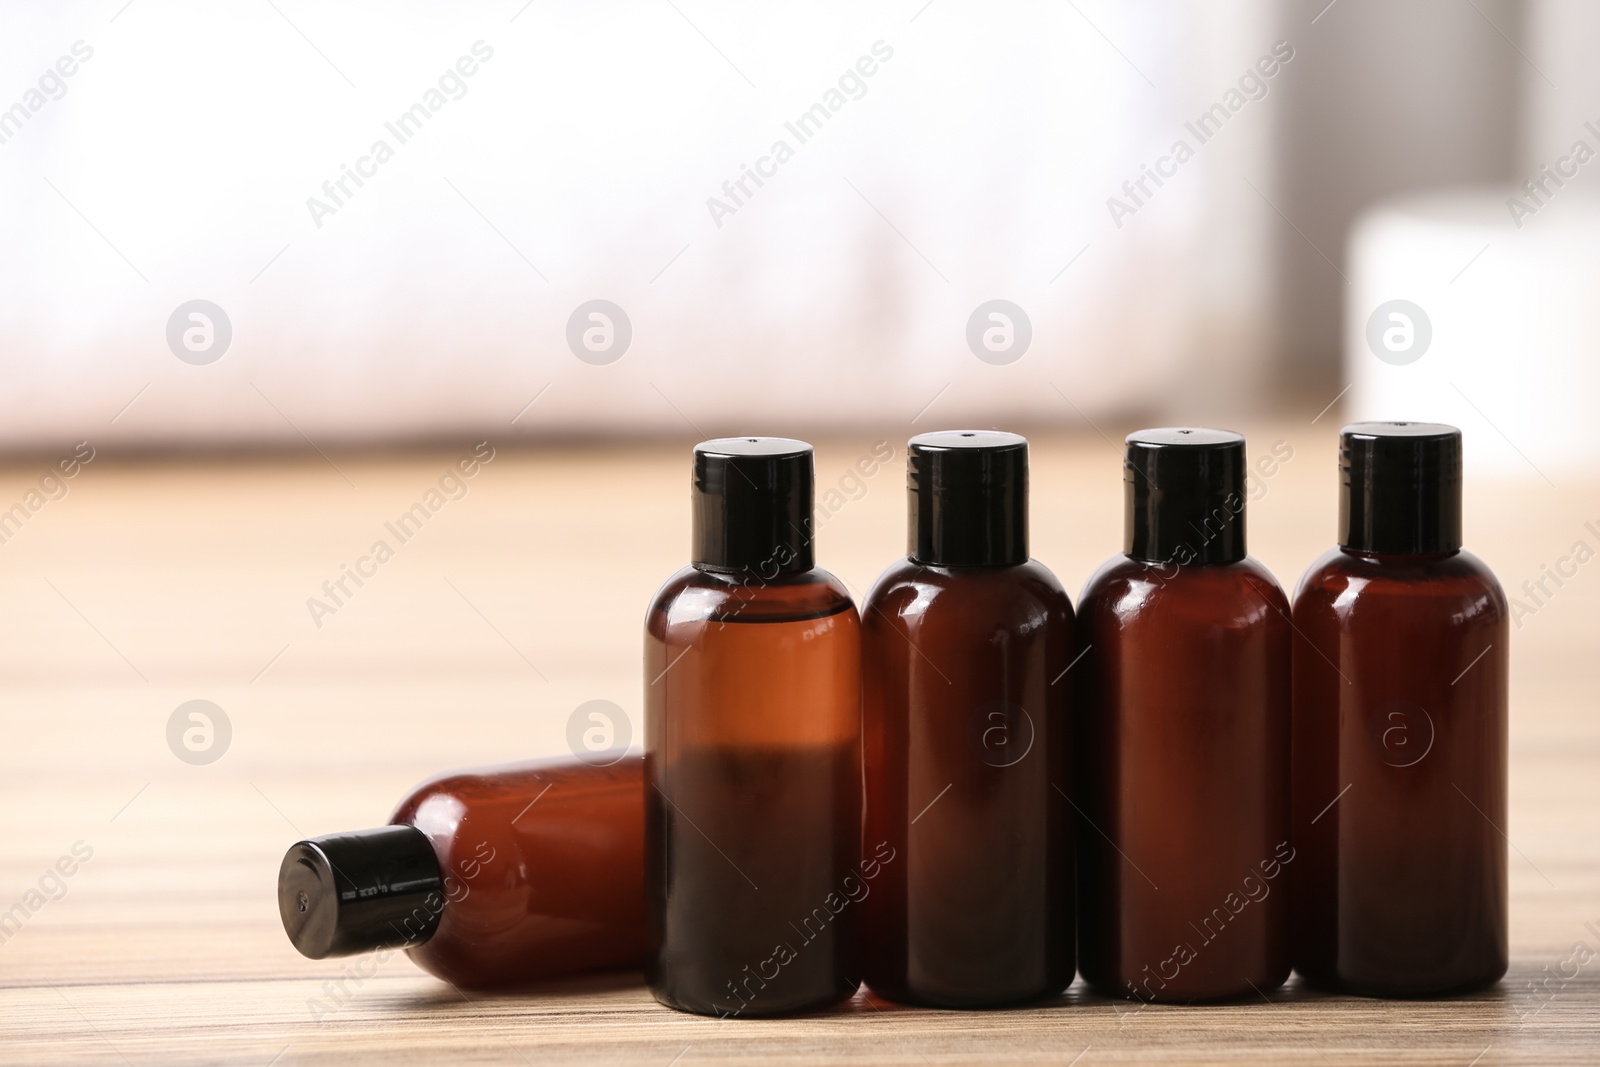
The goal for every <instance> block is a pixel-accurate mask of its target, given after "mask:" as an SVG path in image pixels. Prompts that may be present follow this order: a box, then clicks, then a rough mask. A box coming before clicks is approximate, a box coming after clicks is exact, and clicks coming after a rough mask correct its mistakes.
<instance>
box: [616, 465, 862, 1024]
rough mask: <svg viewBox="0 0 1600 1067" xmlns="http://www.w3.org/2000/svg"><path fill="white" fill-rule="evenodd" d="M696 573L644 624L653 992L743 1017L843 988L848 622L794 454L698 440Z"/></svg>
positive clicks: (850, 687) (688, 571)
mask: <svg viewBox="0 0 1600 1067" xmlns="http://www.w3.org/2000/svg"><path fill="white" fill-rule="evenodd" d="M690 496H691V501H692V511H693V519H694V531H693V546H692V547H693V553H692V560H693V562H692V563H691V564H690V565H689V566H687V567H685V568H684V569H683V570H681V571H679V572H678V573H677V574H674V575H673V576H672V577H671V578H669V579H668V580H667V583H666V584H665V585H663V586H662V587H661V590H660V592H658V593H657V594H656V597H655V600H654V601H653V602H652V603H651V605H650V610H649V612H648V615H647V617H646V619H645V654H644V682H645V780H646V789H645V801H646V835H645V841H646V845H645V847H646V860H645V862H646V871H647V877H646V898H647V908H648V915H649V933H650V943H651V944H650V947H651V952H650V956H649V958H648V960H647V963H646V968H645V974H646V978H647V979H648V981H649V983H650V991H651V992H652V993H654V994H655V996H656V999H657V1000H659V1001H661V1002H662V1003H663V1004H666V1005H667V1006H669V1007H673V1008H677V1009H679V1010H680V1011H692V1012H699V1013H701V1014H706V1015H718V1016H722V1017H725V1018H726V1017H731V1016H753V1015H771V1014H775V1013H780V1012H793V1011H801V1010H805V1009H810V1008H819V1007H822V1006H825V1005H828V1004H832V1003H834V1002H836V1001H839V1000H841V999H844V998H846V997H849V996H850V995H851V994H853V993H854V992H855V989H856V984H857V981H858V980H859V978H860V973H859V971H857V969H856V963H855V959H854V952H853V949H854V944H855V940H854V923H855V918H856V916H855V913H856V912H857V911H859V905H858V903H857V902H858V901H859V900H860V899H861V897H862V896H863V894H864V893H865V892H867V891H869V890H870V886H868V885H867V883H866V882H865V881H864V880H863V879H864V877H865V874H864V872H865V871H866V870H869V869H870V870H872V871H873V873H874V874H876V873H877V871H876V867H875V866H871V867H869V866H868V864H875V863H876V861H873V860H867V861H863V857H862V851H861V759H860V734H861V646H860V640H861V625H860V620H859V618H858V616H857V615H856V609H855V606H854V605H853V604H852V603H851V602H850V597H849V594H848V593H847V592H846V591H845V589H844V587H843V586H842V585H841V584H840V583H839V581H838V579H836V578H834V577H833V576H832V575H831V574H829V573H827V572H826V571H823V570H819V569H818V568H816V567H815V566H814V565H813V562H812V544H811V537H810V534H809V531H810V529H811V519H812V513H811V499H812V460H811V446H810V445H807V444H805V443H804V442H802V441H791V440H786V439H783V438H771V437H747V438H728V439H723V440H716V441H706V442H704V443H702V444H700V445H697V446H695V450H694V471H693V478H692V488H691V493H690Z"/></svg>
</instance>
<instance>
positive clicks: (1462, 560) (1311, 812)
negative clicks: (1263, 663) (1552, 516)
mask: <svg viewBox="0 0 1600 1067" xmlns="http://www.w3.org/2000/svg"><path fill="white" fill-rule="evenodd" d="M1294 621H1295V626H1296V628H1297V630H1298V634H1297V636H1296V638H1295V645H1294V694H1295V695H1294V776H1295V801H1294V819H1295V839H1294V840H1295V847H1296V849H1297V852H1298V856H1297V858H1296V860H1295V862H1294V867H1293V877H1294V904H1295V906H1294V964H1295V969H1296V970H1298V971H1299V972H1300V974H1301V975H1303V976H1304V977H1305V978H1306V979H1307V980H1308V981H1310V982H1312V983H1314V984H1316V985H1319V986H1322V987H1323V988H1328V989H1338V990H1348V991H1351V992H1358V993H1369V994H1374V995H1388V996H1405V995H1427V994H1434V993H1443V992H1450V991H1456V990H1463V989H1468V988H1472V987H1474V986H1481V985H1484V984H1487V983H1490V982H1493V981H1494V980H1496V979H1498V978H1499V977H1500V976H1501V975H1503V974H1504V973H1505V970H1506V964H1507V931H1506V841H1505V838H1504V837H1503V836H1502V834H1501V831H1502V830H1505V829H1506V730H1507V715H1506V708H1507V684H1508V683H1507V671H1508V664H1509V651H1510V634H1509V624H1508V619H1507V610H1506V599H1505V595H1504V593H1503V592H1502V591H1501V589H1500V585H1499V583H1498V582H1497V581H1496V580H1495V578H1494V575H1493V574H1492V573H1490V571H1489V569H1488V568H1487V567H1485V566H1484V565H1483V564H1482V563H1481V562H1479V561H1478V560H1477V558H1476V557H1474V556H1473V555H1472V554H1471V553H1468V552H1456V553H1454V554H1452V555H1447V556H1433V557H1422V556H1362V555H1356V554H1354V553H1350V552H1345V551H1342V550H1339V549H1334V550H1333V551H1330V552H1329V553H1327V554H1326V555H1324V556H1323V557H1322V558H1321V559H1320V560H1318V561H1317V562H1316V563H1315V564H1313V565H1312V567H1311V569H1310V570H1309V571H1307V572H1306V575H1305V578H1304V579H1303V580H1302V581H1301V584H1300V589H1299V591H1298V592H1297V593H1296V595H1295V605H1294Z"/></svg>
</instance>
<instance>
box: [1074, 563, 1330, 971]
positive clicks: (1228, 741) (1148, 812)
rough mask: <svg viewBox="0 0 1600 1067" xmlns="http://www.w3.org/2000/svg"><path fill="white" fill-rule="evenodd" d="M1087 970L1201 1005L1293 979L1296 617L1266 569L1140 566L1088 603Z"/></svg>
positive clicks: (1084, 701)
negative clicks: (1292, 659) (1289, 873)
mask: <svg viewBox="0 0 1600 1067" xmlns="http://www.w3.org/2000/svg"><path fill="white" fill-rule="evenodd" d="M1077 632H1078V638H1079V640H1078V647H1079V649H1080V651H1081V650H1085V649H1086V650H1087V651H1085V652H1084V655H1083V659H1082V661H1081V662H1079V663H1078V664H1077V666H1075V667H1074V668H1073V671H1072V676H1073V677H1074V678H1075V679H1076V689H1075V692H1074V700H1075V704H1074V709H1073V713H1074V719H1075V723H1076V727H1077V730H1076V734H1075V743H1076V752H1075V761H1076V762H1075V765H1076V770H1077V774H1076V779H1075V782H1074V785H1075V794H1074V799H1075V800H1076V803H1077V804H1078V806H1079V807H1080V808H1081V810H1082V814H1083V821H1082V822H1080V824H1079V826H1078V828H1077V845H1078V864H1079V866H1078V893H1079V897H1078V906H1079V915H1080V919H1079V929H1078V938H1079V946H1078V953H1079V969H1080V970H1081V972H1082V973H1083V976H1084V978H1085V979H1086V980H1087V981H1088V982H1089V983H1090V984H1091V985H1092V986H1093V987H1094V988H1095V990H1096V991H1097V992H1100V993H1103V994H1106V995H1110V996H1124V997H1137V998H1139V999H1141V1000H1158V1001H1167V1002H1186V1001H1198V1000H1214V999H1222V998H1229V997H1238V996H1245V995H1250V996H1254V995H1255V991H1257V990H1259V991H1260V992H1262V993H1266V992H1270V991H1271V990H1272V989H1274V988H1275V987H1277V986H1278V985H1280V984H1282V982H1283V981H1284V979H1286V978H1287V977H1288V975H1289V945H1288V917H1289V914H1288V904H1289V901H1288V897H1289V893H1288V888H1289V887H1288V879H1287V878H1286V877H1285V876H1284V872H1285V870H1286V869H1287V868H1289V867H1292V866H1293V864H1294V863H1296V862H1298V860H1295V859H1294V852H1293V849H1292V846H1291V845H1290V844H1289V831H1290V809H1289V804H1290V794H1289V726H1290V706H1289V702H1290V666H1289V656H1290V642H1289V634H1290V627H1289V621H1288V603H1287V600H1286V599H1285V597H1284V595H1283V592H1282V590H1281V589H1279V587H1278V584H1277V582H1276V581H1274V580H1273V578H1272V575H1271V573H1270V572H1268V571H1267V569H1266V568H1265V567H1262V566H1261V565H1260V564H1259V563H1256V562H1255V561H1254V560H1251V559H1243V560H1240V561H1238V562H1235V563H1215V564H1204V565H1200V564H1196V565H1189V566H1181V567H1180V566H1177V565H1174V564H1153V563H1146V562H1141V561H1138V560H1134V559H1132V558H1129V557H1126V556H1120V557H1117V558H1115V559H1113V560H1111V561H1110V562H1108V563H1106V564H1105V565H1104V566H1102V567H1101V568H1100V570H1099V571H1098V572H1097V573H1096V574H1095V575H1094V577H1092V578H1091V579H1090V580H1089V583H1088V585H1087V586H1086V587H1085V589H1084V592H1083V597H1082V599H1081V600H1080V602H1079V605H1078V625H1077Z"/></svg>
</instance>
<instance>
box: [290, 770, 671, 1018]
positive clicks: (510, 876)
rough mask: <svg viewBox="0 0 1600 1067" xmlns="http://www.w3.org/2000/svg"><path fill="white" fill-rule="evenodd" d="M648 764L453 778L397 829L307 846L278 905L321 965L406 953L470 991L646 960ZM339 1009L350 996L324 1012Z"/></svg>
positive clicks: (295, 853) (442, 779)
mask: <svg viewBox="0 0 1600 1067" xmlns="http://www.w3.org/2000/svg"><path fill="white" fill-rule="evenodd" d="M643 799H644V761H643V760H642V759H640V758H639V757H637V756H624V757H623V758H622V759H620V760H618V761H617V762H616V763H614V764H612V765H610V766H591V765H590V764H589V763H587V762H580V761H578V760H573V759H562V760H542V761H535V762H529V763H513V764H508V765H506V766H503V767H488V768H485V769H483V770H476V771H463V772H458V773H455V774H445V775H441V776H439V777H437V778H432V779H429V780H428V781H426V782H423V783H422V784H421V785H419V786H417V787H416V788H415V789H413V790H412V791H411V792H410V793H409V794H408V795H407V796H406V797H405V798H404V799H403V800H401V801H400V806H399V807H398V808H397V809H395V813H394V817H393V818H392V819H391V820H390V825H388V826H382V827H378V828H376V829H372V830H357V831H354V832H351V833H343V834H329V835H328V836H326V837H314V838H311V839H310V840H307V841H300V842H298V843H296V844H295V845H294V847H292V848H291V849H289V852H288V854H287V855H285V856H284V857H283V865H282V867H281V868H280V869H279V872H278V913H279V916H280V917H281V918H282V919H283V928H284V930H285V932H287V933H288V935H289V940H290V941H292V942H293V943H294V946H295V948H297V949H299V950H300V952H301V953H302V954H304V955H306V956H309V957H311V958H312V959H323V958H325V957H328V956H349V955H354V954H356V953H360V952H373V951H383V950H393V949H398V948H404V949H405V950H406V952H407V953H408V954H409V955H410V956H411V958H412V959H413V960H415V961H416V963H417V964H418V965H419V966H421V967H422V969H423V970H425V971H428V972H429V973H431V974H435V975H437V976H439V977H440V978H443V979H445V980H446V981H448V982H452V983H454V984H455V985H458V986H464V987H468V988H488V987H493V986H506V985H513V984H516V983H519V982H529V981H533V980H535V979H539V978H551V977H555V976H559V975H564V974H571V973H574V972H578V971H593V970H602V969H605V968H610V967H637V966H638V965H639V963H640V962H641V960H642V959H643V957H644V949H645V934H644V899H643V895H642V894H641V893H640V889H641V888H642V886H643V884H644V805H643V803H642V802H643ZM339 1006H340V1003H339V1001H338V997H337V994H334V995H332V999H329V1001H328V1003H327V1005H326V1007H327V1010H329V1011H332V1010H335V1009H336V1008H338V1007H339Z"/></svg>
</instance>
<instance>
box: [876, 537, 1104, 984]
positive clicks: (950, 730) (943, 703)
mask: <svg viewBox="0 0 1600 1067" xmlns="http://www.w3.org/2000/svg"><path fill="white" fill-rule="evenodd" d="M1071 631H1072V605H1071V603H1070V601H1069V600H1068V598H1067V595H1066V592H1065V591H1064V590H1063V589H1062V588H1061V586H1060V584H1059V583H1058V582H1057V581H1056V580H1055V577H1054V576H1053V575H1051V574H1050V572H1049V571H1048V570H1047V569H1046V568H1044V567H1043V566H1041V565H1040V564H1038V563H1035V562H1032V561H1029V562H1027V563H1023V564H1020V565H1017V566H1008V567H956V568H951V567H936V566H929V565H925V564H922V563H918V562H916V561H915V560H912V559H904V560H901V561H900V562H899V563H897V564H895V565H893V566H891V567H890V568H889V569H888V570H886V571H885V572H884V574H883V575H882V577H880V578H879V579H878V582H877V584H876V585H875V586H874V587H873V589H872V591H871V592H870V593H869V594H868V596H867V600H866V602H865V603H864V604H863V606H862V681H863V715H864V722H865V729H864V731H863V737H864V756H865V759H864V765H865V774H866V820H865V823H866V844H867V845H868V847H869V848H872V847H874V846H878V845H879V844H880V843H887V845H888V848H889V850H892V852H893V853H894V855H895V856H896V859H895V860H894V861H893V862H890V863H887V864H885V865H884V867H883V872H882V874H881V875H880V876H879V879H878V882H877V884H876V885H875V886H874V887H873V891H872V893H871V894H870V895H869V896H868V897H867V898H866V899H865V900H864V902H863V905H864V907H863V913H862V917H863V923H864V925H863V929H862V936H863V952H864V959H863V961H862V964H863V971H864V975H865V981H866V983H867V985H868V986H870V987H871V988H872V989H873V990H874V991H875V992H877V993H879V994H881V995H883V996H885V997H888V998H890V999H892V1000H898V1001H902V1002H906V1003H916V1004H927V1005H934V1006H942V1007H956V1008H961V1007H988V1006H996V1005H1002V1004H1009V1003H1017V1002H1020V1001H1025V1000H1030V999H1034V998H1037V997H1041V996H1047V995H1049V994H1052V993H1057V992H1059V991H1060V990H1062V989H1064V988H1065V987H1066V986H1067V985H1068V984H1070V983H1071V981H1072V976H1073V970H1074V960H1073V930H1072V924H1073V910H1074V909H1073V885H1072V856H1071V850H1072V845H1071V830H1072V819H1073V815H1072V809H1071V807H1070V806H1069V805H1068V802H1067V791H1068V789H1069V785H1068V772H1069V734H1070V730H1071V721H1070V718H1069V714H1068V704H1069V700H1068V691H1069V682H1068V680H1067V679H1066V678H1065V677H1063V672H1065V671H1066V669H1067V667H1068V664H1069V663H1070V650H1071V647H1072V632H1071Z"/></svg>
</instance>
